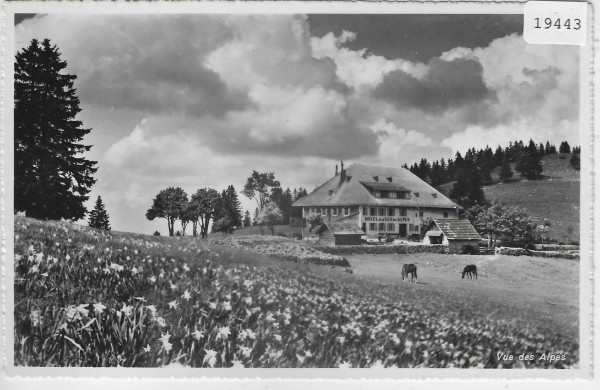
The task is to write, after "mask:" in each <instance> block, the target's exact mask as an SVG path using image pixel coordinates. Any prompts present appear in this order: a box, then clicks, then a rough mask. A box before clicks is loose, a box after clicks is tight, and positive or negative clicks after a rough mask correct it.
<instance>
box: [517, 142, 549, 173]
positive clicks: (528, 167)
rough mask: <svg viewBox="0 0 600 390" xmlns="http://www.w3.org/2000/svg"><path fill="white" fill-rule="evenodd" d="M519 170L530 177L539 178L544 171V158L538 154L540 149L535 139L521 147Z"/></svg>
mask: <svg viewBox="0 0 600 390" xmlns="http://www.w3.org/2000/svg"><path fill="white" fill-rule="evenodd" d="M516 168H517V171H519V173H520V174H521V176H524V177H526V178H528V179H537V178H539V177H540V176H541V174H542V172H543V170H544V169H543V168H542V160H541V158H540V156H539V154H538V149H537V147H536V146H535V143H533V141H529V145H528V146H527V147H524V148H522V149H521V158H520V159H519V161H518V163H517V167H516Z"/></svg>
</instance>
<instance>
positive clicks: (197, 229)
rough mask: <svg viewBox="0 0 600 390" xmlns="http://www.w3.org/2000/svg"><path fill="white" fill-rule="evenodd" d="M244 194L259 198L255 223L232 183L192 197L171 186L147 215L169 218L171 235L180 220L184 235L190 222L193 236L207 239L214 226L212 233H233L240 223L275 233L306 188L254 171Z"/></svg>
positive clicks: (198, 192)
mask: <svg viewBox="0 0 600 390" xmlns="http://www.w3.org/2000/svg"><path fill="white" fill-rule="evenodd" d="M242 194H243V195H244V196H246V197H248V198H249V199H254V200H256V203H257V208H256V213H255V217H254V222H252V221H251V218H250V212H249V211H246V212H245V213H244V214H242V212H241V211H242V210H241V206H240V201H239V198H238V194H237V192H236V190H235V188H234V187H233V186H232V185H230V186H228V187H227V189H225V190H223V191H222V192H221V193H219V192H218V191H217V190H215V189H213V188H201V189H199V190H197V191H196V193H194V194H193V195H192V196H191V197H190V198H189V199H188V195H187V194H186V192H185V191H184V190H183V189H182V188H180V187H169V188H167V189H164V190H162V191H160V192H159V193H158V195H156V197H155V198H154V200H153V203H152V207H150V209H148V211H147V212H146V218H147V219H149V220H151V221H152V220H154V219H155V218H164V219H166V220H167V226H168V230H169V236H173V235H174V234H175V223H176V222H177V221H180V223H181V228H182V234H183V235H185V231H186V228H187V226H188V225H189V224H190V223H191V224H192V234H193V236H194V237H196V236H198V235H200V236H201V237H202V238H206V237H207V236H208V232H209V228H210V227H211V226H212V229H211V231H212V232H223V233H231V232H232V231H233V230H234V229H236V228H239V227H241V226H251V225H253V224H254V225H266V226H267V227H269V229H270V230H271V233H273V232H274V225H276V224H280V223H289V219H290V215H291V206H292V203H293V202H295V201H296V200H297V199H299V198H300V197H302V196H304V195H306V190H305V189H303V188H300V189H298V190H296V189H294V190H293V191H291V190H290V189H289V188H288V189H286V190H285V191H284V190H282V188H281V186H280V183H279V181H277V180H276V179H275V175H274V173H273V172H268V173H259V172H257V171H253V172H252V175H251V176H250V177H249V178H248V179H247V181H246V185H245V186H244V189H243V191H242ZM211 222H212V224H211Z"/></svg>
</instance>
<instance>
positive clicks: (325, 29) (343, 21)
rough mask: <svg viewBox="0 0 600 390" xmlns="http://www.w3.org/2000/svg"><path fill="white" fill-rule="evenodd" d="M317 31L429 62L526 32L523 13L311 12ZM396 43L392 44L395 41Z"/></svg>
mask: <svg viewBox="0 0 600 390" xmlns="http://www.w3.org/2000/svg"><path fill="white" fill-rule="evenodd" d="M309 23H310V28H311V31H312V33H313V35H315V36H318V37H322V36H324V35H326V34H327V33H329V32H333V33H334V34H335V35H336V36H339V35H340V34H341V33H342V31H344V30H346V31H352V32H355V33H357V37H356V40H354V41H352V42H346V43H344V47H347V48H349V49H351V50H361V49H367V51H368V53H372V54H376V55H381V56H384V57H386V58H387V59H395V58H402V59H405V60H409V61H413V62H428V61H429V60H430V59H431V58H434V57H439V56H440V54H442V53H443V52H446V51H448V50H450V49H453V48H455V47H458V46H462V47H468V48H475V47H485V46H487V45H488V44H489V43H490V42H491V41H493V40H494V39H496V38H501V37H504V36H506V35H509V34H513V33H519V34H521V33H522V32H523V15H326V14H323V15H309ZM392 42H393V44H390V43H392Z"/></svg>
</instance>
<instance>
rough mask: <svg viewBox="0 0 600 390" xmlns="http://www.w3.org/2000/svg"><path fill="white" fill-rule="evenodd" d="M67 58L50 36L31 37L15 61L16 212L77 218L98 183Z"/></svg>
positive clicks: (29, 214)
mask: <svg viewBox="0 0 600 390" xmlns="http://www.w3.org/2000/svg"><path fill="white" fill-rule="evenodd" d="M66 67H67V63H66V61H63V60H61V58H60V53H59V51H58V48H57V47H56V46H52V45H51V44H50V41H49V40H48V39H46V40H44V41H43V42H42V43H40V42H38V41H37V40H35V39H34V40H33V41H31V44H30V45H29V47H27V48H25V49H23V50H22V51H20V52H19V53H17V55H16V62H15V84H14V86H15V112H14V114H15V129H14V132H15V137H14V147H15V211H24V212H25V213H26V214H27V216H29V217H33V218H39V219H61V218H64V219H69V220H78V219H81V218H83V217H84V216H85V214H86V209H85V207H84V205H83V203H84V202H85V201H87V200H88V198H89V196H88V193H89V192H90V187H91V186H92V185H93V184H94V183H95V179H94V178H93V177H92V175H93V174H94V173H95V172H96V170H97V168H96V167H95V165H96V162H95V161H89V160H87V159H85V158H84V157H83V156H82V153H84V152H87V151H88V150H90V148H91V146H88V145H83V144H81V143H80V142H81V141H82V140H83V138H84V136H85V135H86V134H88V133H89V132H90V129H84V128H82V123H81V122H80V121H78V120H76V119H75V116H76V115H77V114H78V113H79V112H80V111H81V109H80V108H79V98H78V97H77V96H76V94H75V88H74V87H73V81H74V80H75V79H76V76H74V75H69V74H65V73H64V72H63V71H64V69H65V68H66Z"/></svg>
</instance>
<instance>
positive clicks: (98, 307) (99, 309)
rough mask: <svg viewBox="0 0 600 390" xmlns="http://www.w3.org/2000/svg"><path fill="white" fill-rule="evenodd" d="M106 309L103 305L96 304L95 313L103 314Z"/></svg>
mask: <svg viewBox="0 0 600 390" xmlns="http://www.w3.org/2000/svg"><path fill="white" fill-rule="evenodd" d="M104 309H106V306H104V305H103V304H102V303H100V302H98V303H94V313H96V314H102V313H103V312H104Z"/></svg>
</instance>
